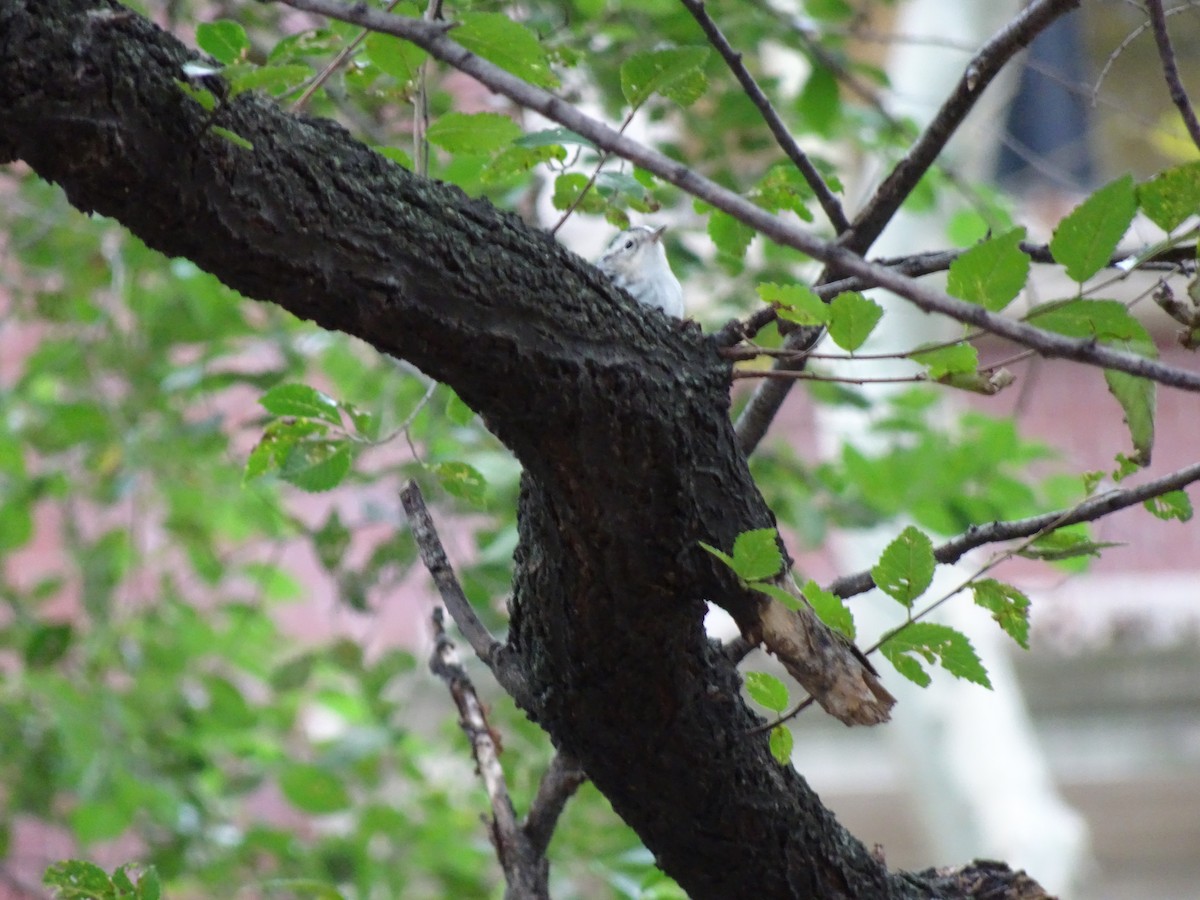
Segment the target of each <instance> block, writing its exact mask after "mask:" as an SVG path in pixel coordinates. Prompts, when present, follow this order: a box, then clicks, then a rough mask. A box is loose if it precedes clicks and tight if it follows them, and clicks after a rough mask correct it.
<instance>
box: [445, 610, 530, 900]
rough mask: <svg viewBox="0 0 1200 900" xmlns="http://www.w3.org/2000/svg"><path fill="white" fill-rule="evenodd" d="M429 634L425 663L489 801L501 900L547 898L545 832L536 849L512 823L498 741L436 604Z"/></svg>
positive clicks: (520, 829) (491, 834)
mask: <svg viewBox="0 0 1200 900" xmlns="http://www.w3.org/2000/svg"><path fill="white" fill-rule="evenodd" d="M433 634H434V648H433V653H432V654H431V655H430V657H429V669H430V671H431V672H433V674H434V675H436V676H438V677H439V678H441V679H442V681H444V682H446V687H448V688H449V689H450V696H451V697H453V698H454V704H455V706H457V707H458V719H459V724H460V725H461V726H462V730H463V732H465V733H466V735H467V739H468V740H469V741H470V742H471V753H472V755H473V756H474V757H475V765H476V767H477V768H478V771H479V777H480V778H481V779H482V780H483V786H484V789H485V790H486V791H487V795H488V803H489V804H490V805H491V807H492V821H491V823H490V827H489V829H488V830H489V832H490V836H491V839H492V845H493V846H494V847H495V848H496V856H497V858H498V859H499V860H500V867H501V868H502V869H503V870H504V881H505V891H504V896H505V898H506V900H550V887H549V879H550V864H549V863H548V862H547V861H546V857H545V849H546V846H547V845H548V844H549V836H548V835H547V836H546V842H545V844H542V846H541V847H540V849H539V848H535V847H534V845H533V843H532V842H531V841H530V839H529V837H528V835H527V834H526V833H525V830H524V829H523V828H521V826H520V825H518V824H517V813H516V811H515V810H514V809H513V804H512V798H511V797H509V795H508V786H507V785H506V784H505V783H504V768H503V766H501V765H500V748H499V741H498V740H497V739H496V737H495V736H494V735H493V733H492V729H491V727H490V726H489V725H488V723H487V717H486V716H485V715H484V712H483V704H482V703H480V702H479V696H478V695H477V694H476V693H475V686H474V685H473V684H471V679H470V677H468V675H467V672H466V669H464V668H463V667H462V664H461V663H460V662H459V660H458V653H457V652H455V650H454V643H453V642H452V641H451V640H450V638H449V637H447V636H446V629H445V628H444V626H443V624H442V610H441V609H440V608H438V609H435V610H434V611H433Z"/></svg>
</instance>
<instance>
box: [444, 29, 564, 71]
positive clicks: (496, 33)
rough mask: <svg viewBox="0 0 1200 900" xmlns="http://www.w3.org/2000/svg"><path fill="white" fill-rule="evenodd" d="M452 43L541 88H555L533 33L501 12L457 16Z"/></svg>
mask: <svg viewBox="0 0 1200 900" xmlns="http://www.w3.org/2000/svg"><path fill="white" fill-rule="evenodd" d="M458 22H459V26H458V27H457V28H456V29H454V40H456V41H457V42H458V43H460V44H462V45H463V46H464V47H466V48H467V49H468V50H470V51H471V52H472V53H477V54H479V55H480V56H482V57H483V58H484V59H486V60H487V61H488V62H492V63H495V64H496V65H498V66H499V67H500V68H502V69H504V70H505V71H507V72H511V73H512V74H513V75H516V76H517V77H518V78H523V79H524V80H525V81H528V82H529V83H530V84H533V85H536V86H537V87H541V88H553V87H557V86H558V77H557V76H556V75H555V74H554V72H553V71H552V70H551V68H550V59H549V57H548V56H547V55H546V51H545V50H544V49H543V48H542V45H541V42H540V41H539V40H538V37H537V35H536V34H534V33H533V32H532V31H531V30H529V29H528V28H526V27H525V26H524V25H522V24H521V23H519V22H514V21H513V20H512V19H510V18H509V17H508V16H506V15H504V13H494V12H464V13H460V14H458Z"/></svg>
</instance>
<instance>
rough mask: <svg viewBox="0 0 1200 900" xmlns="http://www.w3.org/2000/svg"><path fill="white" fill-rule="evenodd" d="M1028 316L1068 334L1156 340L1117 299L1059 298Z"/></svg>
mask: <svg viewBox="0 0 1200 900" xmlns="http://www.w3.org/2000/svg"><path fill="white" fill-rule="evenodd" d="M1025 320H1026V321H1027V322H1028V323H1029V324H1030V325H1036V326H1037V327H1038V328H1044V329H1046V330H1047V331H1053V332H1054V333H1055V334H1063V335H1066V336H1067V337H1074V338H1096V339H1098V340H1101V341H1124V340H1133V341H1138V342H1139V343H1145V344H1153V342H1152V341H1151V340H1150V335H1149V334H1148V333H1147V332H1146V329H1145V327H1144V326H1143V325H1142V323H1141V322H1139V321H1138V320H1137V319H1135V318H1134V317H1133V314H1132V313H1130V312H1129V310H1128V309H1127V308H1126V306H1125V304H1124V303H1121V302H1119V301H1117V300H1056V301H1054V302H1052V303H1046V304H1043V305H1042V306H1038V307H1035V308H1034V309H1033V310H1031V311H1030V313H1029V315H1028V316H1026V317H1025Z"/></svg>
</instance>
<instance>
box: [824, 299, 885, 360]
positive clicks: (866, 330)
mask: <svg viewBox="0 0 1200 900" xmlns="http://www.w3.org/2000/svg"><path fill="white" fill-rule="evenodd" d="M829 311H830V317H829V336H830V337H831V338H833V342H834V343H835V344H837V345H838V346H839V347H841V348H842V349H843V350H845V351H846V352H847V353H853V352H854V351H855V350H857V349H858V348H859V347H861V346H862V345H863V343H864V342H865V341H866V340H867V338H869V337H870V336H871V332H872V331H874V330H875V326H876V325H878V324H879V320H880V319H882V318H883V307H881V306H880V305H879V304H878V303H876V302H875V301H874V300H868V299H867V298H866V297H864V296H863V295H862V294H860V293H858V292H857V291H844V292H843V293H841V294H838V295H837V296H836V297H834V298H833V302H832V303H831V304H829Z"/></svg>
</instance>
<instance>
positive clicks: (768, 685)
mask: <svg viewBox="0 0 1200 900" xmlns="http://www.w3.org/2000/svg"><path fill="white" fill-rule="evenodd" d="M744 681H745V684H746V693H747V694H749V695H750V699H751V700H753V701H754V702H755V703H757V704H758V705H759V706H762V707H765V708H766V709H769V710H772V711H773V712H783V711H784V710H785V709H787V705H788V689H787V685H785V684H784V683H783V682H782V681H780V680H779V679H778V678H776V677H775V676H774V675H768V674H767V673H766V672H747V673H746V675H745V678H744Z"/></svg>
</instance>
